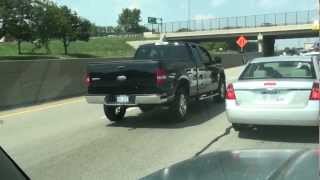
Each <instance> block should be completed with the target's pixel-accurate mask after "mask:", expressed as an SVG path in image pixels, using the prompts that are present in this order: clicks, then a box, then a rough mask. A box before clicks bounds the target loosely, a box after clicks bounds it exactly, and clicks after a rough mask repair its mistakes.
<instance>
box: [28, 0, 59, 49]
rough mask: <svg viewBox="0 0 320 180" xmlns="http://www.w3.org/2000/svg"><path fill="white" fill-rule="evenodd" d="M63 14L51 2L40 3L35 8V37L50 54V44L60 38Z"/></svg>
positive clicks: (33, 19)
mask: <svg viewBox="0 0 320 180" xmlns="http://www.w3.org/2000/svg"><path fill="white" fill-rule="evenodd" d="M61 18H62V14H61V11H60V9H59V7H58V6H57V5H56V4H54V3H53V2H50V1H44V2H38V3H37V4H36V5H35V6H34V7H33V18H32V21H33V22H34V32H35V37H36V38H37V39H39V41H38V42H39V43H40V44H41V45H44V46H45V48H46V50H47V53H50V48H49V42H50V39H52V38H57V37H58V32H59V28H60V25H61V24H60V23H61Z"/></svg>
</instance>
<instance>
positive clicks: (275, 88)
mask: <svg viewBox="0 0 320 180" xmlns="http://www.w3.org/2000/svg"><path fill="white" fill-rule="evenodd" d="M319 64H320V63H319V60H318V59H317V58H316V57H312V56H310V57H308V56H306V57H303V56H292V57H288V56H282V57H270V58H258V59H255V60H253V61H251V62H250V63H248V64H247V66H246V68H245V69H244V71H243V72H242V73H241V75H240V77H239V79H238V81H236V82H235V83H232V84H229V85H228V87H227V93H226V99H227V100H226V112H227V117H228V120H229V121H230V122H231V123H232V124H233V127H234V129H235V130H242V129H243V128H244V127H246V126H248V125H283V126H319V120H320V118H319V117H320V116H319V115H320V87H319V86H320V85H319V80H320V65H319Z"/></svg>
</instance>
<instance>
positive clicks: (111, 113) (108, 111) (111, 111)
mask: <svg viewBox="0 0 320 180" xmlns="http://www.w3.org/2000/svg"><path fill="white" fill-rule="evenodd" d="M103 109H104V113H105V115H106V117H107V118H108V119H109V120H110V121H113V122H119V121H122V120H123V119H124V116H125V114H126V111H127V108H126V107H116V106H106V105H104V106H103Z"/></svg>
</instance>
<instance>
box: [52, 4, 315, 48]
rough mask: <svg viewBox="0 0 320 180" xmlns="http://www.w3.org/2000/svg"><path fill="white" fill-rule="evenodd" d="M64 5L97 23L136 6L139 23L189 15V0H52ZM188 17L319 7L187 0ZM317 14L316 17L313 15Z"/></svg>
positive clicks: (290, 43)
mask: <svg viewBox="0 0 320 180" xmlns="http://www.w3.org/2000/svg"><path fill="white" fill-rule="evenodd" d="M53 1H55V2H56V3H58V4H59V5H67V6H68V7H70V8H71V9H73V10H74V11H76V12H77V13H78V14H79V15H80V16H82V17H84V18H87V19H89V20H90V21H91V22H94V23H95V24H97V25H100V26H115V25H116V24H117V19H118V15H119V14H120V13H121V11H122V9H124V8H131V9H133V8H139V9H141V12H142V24H144V23H146V21H147V17H150V16H151V17H162V18H163V19H164V22H171V21H185V20H187V19H188V0H53ZM190 2H191V18H192V19H206V18H214V17H229V16H243V15H255V14H264V13H279V12H292V11H302V10H310V9H317V8H318V0H190ZM315 18H316V17H315ZM306 41H307V42H309V41H313V40H310V39H300V40H278V41H277V44H276V45H277V47H278V48H284V47H285V46H289V47H294V46H295V47H297V46H299V47H301V46H303V44H304V42H306Z"/></svg>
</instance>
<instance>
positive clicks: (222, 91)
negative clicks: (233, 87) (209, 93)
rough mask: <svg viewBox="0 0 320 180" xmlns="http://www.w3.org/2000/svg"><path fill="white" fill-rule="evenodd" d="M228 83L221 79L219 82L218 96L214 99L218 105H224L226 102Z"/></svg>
mask: <svg viewBox="0 0 320 180" xmlns="http://www.w3.org/2000/svg"><path fill="white" fill-rule="evenodd" d="M226 89H227V86H226V81H225V80H224V79H221V80H220V82H219V88H218V95H217V96H215V97H214V101H215V102H218V103H223V102H225V100H226Z"/></svg>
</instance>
